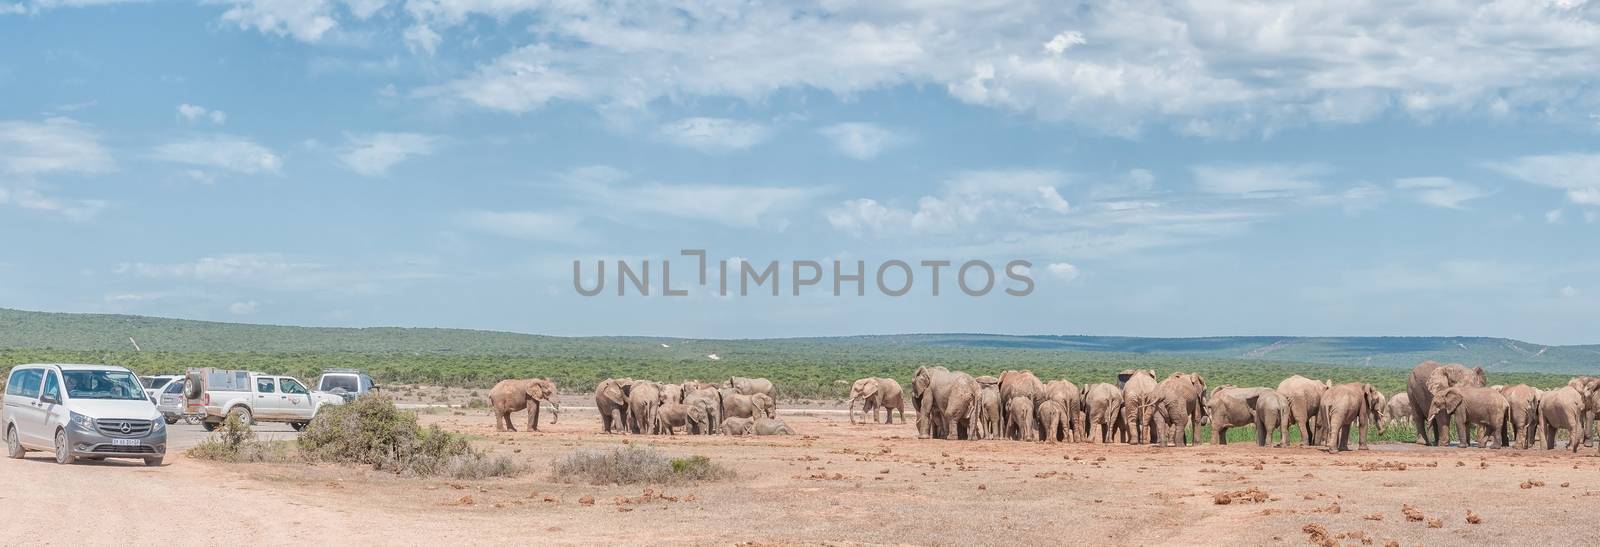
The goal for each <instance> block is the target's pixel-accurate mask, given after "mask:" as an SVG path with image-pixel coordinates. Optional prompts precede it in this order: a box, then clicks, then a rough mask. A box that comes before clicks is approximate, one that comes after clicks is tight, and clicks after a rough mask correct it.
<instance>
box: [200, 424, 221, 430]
mask: <svg viewBox="0 0 1600 547" xmlns="http://www.w3.org/2000/svg"><path fill="white" fill-rule="evenodd" d="M200 427H202V428H205V430H206V431H208V432H210V431H216V430H217V422H200Z"/></svg>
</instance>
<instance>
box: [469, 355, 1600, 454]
mask: <svg viewBox="0 0 1600 547" xmlns="http://www.w3.org/2000/svg"><path fill="white" fill-rule="evenodd" d="M1156 378H1157V376H1156V371H1154V370H1151V369H1130V370H1124V371H1122V372H1119V373H1117V376H1116V382H1115V383H1109V382H1107V383H1093V384H1086V385H1083V386H1079V385H1077V384H1074V383H1072V382H1071V381H1068V380H1066V379H1059V380H1051V381H1049V382H1045V381H1042V380H1040V379H1039V377H1038V376H1035V375H1034V373H1033V372H1032V371H1028V370H1020V371H1017V370H1008V371H1005V372H1003V373H1001V374H1000V375H999V376H998V377H995V376H976V377H974V376H971V375H969V374H967V373H965V372H960V371H951V370H949V369H947V368H945V367H942V366H924V367H919V368H917V370H916V373H915V375H913V377H912V381H911V406H912V409H913V410H914V411H915V412H916V418H917V436H918V437H919V438H938V439H999V438H1004V439H1012V440H1020V441H1044V442H1050V443H1055V442H1061V441H1068V442H1093V441H1094V440H1095V439H1096V438H1098V440H1099V442H1101V443H1109V442H1113V440H1115V441H1117V442H1124V443H1133V444H1159V445H1161V446H1187V445H1189V444H1199V443H1200V438H1199V434H1200V427H1201V426H1210V428H1211V443H1212V444H1227V432H1228V430H1229V429H1231V428H1236V427H1253V428H1254V430H1255V440H1256V444H1257V445H1259V446H1267V445H1269V444H1271V445H1272V446H1275V447H1283V446H1286V445H1288V444H1289V428H1290V427H1291V426H1292V427H1295V428H1296V429H1298V430H1299V431H1300V432H1301V433H1302V434H1301V439H1300V442H1301V443H1302V444H1303V445H1305V446H1313V445H1315V446H1326V447H1328V449H1330V450H1334V451H1339V450H1349V449H1350V437H1351V434H1352V432H1353V433H1355V436H1356V445H1357V447H1358V448H1362V449H1365V448H1366V447H1367V432H1368V430H1369V429H1374V428H1375V429H1376V430H1377V433H1378V434H1380V435H1381V434H1383V432H1384V429H1385V426H1386V425H1392V424H1394V423H1403V422H1404V421H1406V420H1408V419H1409V421H1410V422H1411V424H1412V425H1413V426H1414V427H1415V429H1416V435H1417V437H1416V442H1417V443H1418V444H1424V445H1434V446H1438V445H1441V444H1444V445H1448V444H1449V442H1450V437H1451V434H1452V432H1453V433H1454V434H1455V437H1456V438H1457V439H1458V441H1459V443H1460V445H1461V446H1463V447H1465V446H1471V445H1472V444H1473V443H1474V442H1475V443H1476V444H1477V445H1478V446H1480V447H1485V448H1488V447H1491V446H1492V447H1495V448H1502V447H1508V446H1512V445H1513V444H1514V445H1515V446H1516V447H1517V448H1529V447H1531V446H1533V445H1534V444H1535V443H1540V442H1542V443H1543V444H1544V447H1545V449H1547V450H1549V449H1554V448H1555V445H1556V437H1557V434H1558V433H1560V432H1562V431H1565V432H1566V433H1567V435H1568V437H1569V439H1570V441H1569V443H1568V447H1570V448H1571V450H1573V451H1577V450H1578V448H1579V447H1581V446H1584V445H1585V444H1586V441H1589V440H1590V439H1592V438H1593V437H1592V436H1591V435H1592V434H1591V431H1592V430H1593V428H1594V421H1595V417H1596V414H1597V413H1600V377H1594V376H1579V377H1576V378H1573V379H1571V380H1570V381H1569V382H1567V385H1565V386H1562V387H1559V388H1556V389H1552V390H1549V391H1545V390H1540V389H1537V388H1534V387H1530V386H1528V385H1526V384H1517V385H1511V386H1504V385H1492V386H1491V385H1487V384H1488V382H1487V378H1486V375H1485V373H1484V370H1483V368H1482V367H1474V368H1467V367H1466V366H1464V365H1460V364H1440V363H1436V362H1434V361H1426V362H1423V363H1421V364H1419V365H1417V366H1416V367H1414V368H1413V369H1412V370H1411V372H1410V374H1409V375H1408V376H1407V379H1406V390H1405V391H1403V392H1400V393H1396V394H1395V395H1394V396H1393V397H1392V398H1386V397H1385V396H1384V395H1383V393H1381V392H1379V391H1378V390H1377V388H1375V387H1373V386H1372V384H1367V383H1360V382H1352V383H1343V384H1334V383H1333V382H1332V381H1329V380H1314V379H1311V378H1306V377H1304V376H1300V375H1298V374H1297V375H1294V376H1290V377H1288V378H1285V379H1284V380H1283V381H1281V382H1279V383H1278V385H1277V386H1276V387H1238V386H1233V385H1221V386H1215V387H1210V386H1207V384H1206V380H1205V378H1204V377H1202V376H1201V375H1200V374H1197V373H1191V372H1174V373H1172V374H1169V375H1167V377H1166V378H1165V379H1162V380H1159V381H1158V380H1157V379H1156ZM555 394H556V386H555V383H554V382H552V381H550V380H549V379H538V378H536V379H529V380H505V381H502V382H500V383H499V384H496V385H495V386H494V388H493V389H491V390H490V392H489V400H490V405H491V407H492V409H493V411H494V415H495V428H496V429H498V430H506V429H510V430H512V431H515V430H516V427H515V426H514V425H513V424H512V422H511V416H510V415H511V413H513V412H517V411H520V410H523V409H527V410H528V429H530V430H534V431H537V430H538V418H539V409H540V407H541V406H542V405H550V407H551V413H552V419H551V423H555V419H556V418H555V416H556V415H558V414H559V413H560V411H561V407H560V405H559V404H558V403H556V401H555V399H554V396H555ZM777 396H778V389H777V388H776V387H775V386H774V385H773V384H772V382H771V381H769V380H767V379H765V378H741V377H737V376H735V377H731V378H729V379H728V381H727V382H726V383H725V384H720V385H719V384H709V383H705V382H700V381H695V380H691V381H687V382H683V383H681V384H667V383H658V382H652V381H648V380H634V379H631V378H608V379H606V380H603V381H601V382H600V383H599V384H598V385H596V386H595V391H594V401H595V407H596V409H597V410H598V411H599V413H600V425H601V429H602V430H603V431H604V432H605V433H614V432H626V433H633V434H663V433H664V434H668V435H675V434H677V431H678V430H679V429H682V430H684V431H685V432H687V433H690V434H712V433H723V434H727V435H749V434H754V435H785V434H794V430H793V429H791V428H790V427H789V426H788V425H787V424H785V423H784V422H783V420H781V419H778V417H777ZM857 403H860V404H861V405H862V406H861V410H862V413H863V419H865V414H866V413H867V412H871V413H872V422H877V421H878V411H879V410H884V411H886V416H885V419H884V423H894V413H895V412H896V411H898V412H899V413H900V421H901V422H904V421H905V392H904V389H903V388H902V387H901V385H900V383H899V382H897V381H896V380H894V379H892V378H862V379H860V380H856V381H855V383H854V384H853V385H852V386H851V388H850V408H849V411H848V412H849V415H850V423H852V424H854V423H856V419H855V410H856V408H855V407H856V404H857ZM1475 431H1476V432H1478V433H1480V434H1479V435H1477V436H1474V435H1473V433H1474V432H1475ZM1275 432H1276V434H1277V442H1273V441H1274V433H1275Z"/></svg>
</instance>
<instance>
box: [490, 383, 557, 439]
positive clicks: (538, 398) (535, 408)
mask: <svg viewBox="0 0 1600 547" xmlns="http://www.w3.org/2000/svg"><path fill="white" fill-rule="evenodd" d="M555 395H556V383H555V382H552V381H550V379H549V378H532V379H527V380H501V381H500V383H497V384H495V385H494V387H493V388H490V389H489V406H490V407H491V408H493V409H494V416H495V419H494V429H495V431H505V430H508V429H509V430H511V431H516V430H517V428H516V426H514V425H511V413H513V412H518V411H521V410H522V409H527V410H528V430H529V431H538V430H539V407H540V405H541V404H548V405H550V423H552V424H553V423H556V419H557V418H558V417H559V416H560V414H561V404H560V403H557V402H556V401H555V399H553V397H555Z"/></svg>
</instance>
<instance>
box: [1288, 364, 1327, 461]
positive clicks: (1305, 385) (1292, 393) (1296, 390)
mask: <svg viewBox="0 0 1600 547" xmlns="http://www.w3.org/2000/svg"><path fill="white" fill-rule="evenodd" d="M1330 386H1332V383H1331V382H1328V381H1326V380H1324V381H1321V382H1318V381H1316V380H1312V379H1310V378H1306V377H1305V376H1301V375H1299V374H1296V375H1294V376H1290V377H1288V378H1284V379H1283V381H1282V382H1278V389H1277V392H1278V394H1280V395H1283V398H1284V399H1288V400H1289V420H1290V422H1291V423H1292V424H1294V425H1298V426H1300V445H1301V446H1311V445H1313V444H1317V434H1318V432H1320V431H1322V429H1321V425H1322V424H1320V423H1318V420H1317V417H1318V415H1319V414H1321V412H1322V394H1323V393H1326V392H1327V391H1328V388H1329V387H1330ZM1288 442H1289V441H1288V439H1285V440H1284V443H1285V444H1288Z"/></svg>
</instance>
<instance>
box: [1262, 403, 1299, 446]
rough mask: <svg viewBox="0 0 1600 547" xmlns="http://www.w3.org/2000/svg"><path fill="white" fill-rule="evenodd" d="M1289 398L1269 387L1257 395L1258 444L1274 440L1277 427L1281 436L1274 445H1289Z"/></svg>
mask: <svg viewBox="0 0 1600 547" xmlns="http://www.w3.org/2000/svg"><path fill="white" fill-rule="evenodd" d="M1290 418H1291V416H1290V414H1289V399H1286V398H1284V396H1283V394H1281V393H1278V390H1275V389H1269V390H1266V391H1263V392H1261V395H1260V396H1259V397H1256V446H1266V445H1267V443H1270V442H1272V430H1273V429H1277V430H1278V435H1279V438H1280V439H1281V440H1280V441H1279V442H1278V443H1277V444H1274V445H1272V446H1274V447H1278V448H1283V447H1286V446H1289V422H1290V421H1291V419H1290Z"/></svg>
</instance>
